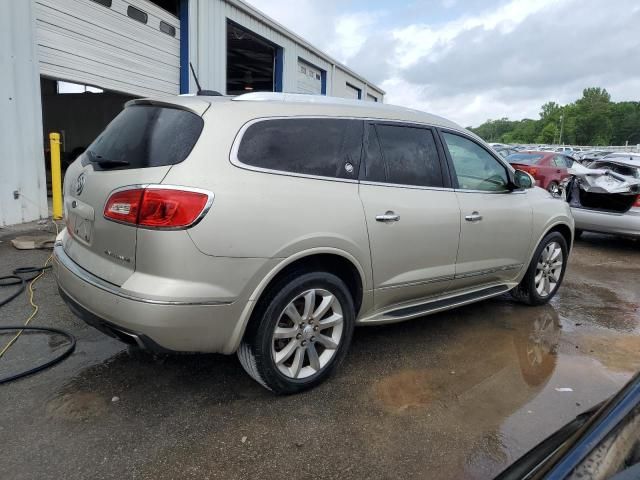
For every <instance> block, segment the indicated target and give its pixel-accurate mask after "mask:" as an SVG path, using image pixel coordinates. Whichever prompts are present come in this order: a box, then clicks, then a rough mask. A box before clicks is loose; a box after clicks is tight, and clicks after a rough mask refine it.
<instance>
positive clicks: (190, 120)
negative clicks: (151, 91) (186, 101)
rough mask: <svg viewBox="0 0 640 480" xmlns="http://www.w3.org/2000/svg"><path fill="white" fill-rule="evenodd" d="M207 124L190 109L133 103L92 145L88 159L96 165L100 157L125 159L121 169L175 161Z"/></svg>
mask: <svg viewBox="0 0 640 480" xmlns="http://www.w3.org/2000/svg"><path fill="white" fill-rule="evenodd" d="M203 126H204V122H203V120H202V118H201V117H200V116H198V115H196V114H195V113H192V112H188V111H186V110H181V109H177V108H168V107H159V106H155V105H132V106H130V107H127V108H125V109H124V110H123V111H122V112H121V113H120V114H119V115H118V116H117V117H116V118H115V119H113V121H112V122H111V123H110V124H109V125H108V126H107V128H106V129H105V130H104V132H102V133H101V134H100V135H99V136H98V138H96V140H95V141H94V142H93V143H92V144H91V145H90V146H89V148H88V149H87V160H89V161H91V162H93V163H94V167H95V168H96V169H100V167H99V164H98V163H99V162H100V161H107V162H109V161H111V162H123V163H124V165H123V166H119V167H117V168H120V169H127V168H147V167H161V166H166V165H175V164H177V163H180V162H182V161H183V160H184V159H185V158H187V156H188V155H189V153H190V152H191V150H192V149H193V147H194V145H195V144H196V142H197V141H198V138H199V137H200V134H201V133H202V128H203ZM111 170H113V168H111Z"/></svg>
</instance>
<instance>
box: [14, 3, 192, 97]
mask: <svg viewBox="0 0 640 480" xmlns="http://www.w3.org/2000/svg"><path fill="white" fill-rule="evenodd" d="M23 1H24V0H23ZM129 5H131V6H133V7H136V8H138V9H140V10H141V11H143V12H144V13H146V14H147V23H146V24H143V23H141V22H139V21H137V20H134V19H133V18H131V17H129V16H127V8H128V7H129ZM35 14H36V27H37V28H36V31H37V44H38V57H39V60H40V73H41V74H42V75H45V76H49V77H53V78H58V79H64V80H70V81H73V82H77V83H86V84H89V85H96V86H99V87H101V88H105V89H109V90H115V91H118V92H123V93H128V94H131V95H138V96H152V95H162V94H170V95H175V94H177V93H178V91H179V83H180V23H179V22H178V19H177V18H176V17H175V16H173V15H171V14H169V13H168V12H165V11H164V10H162V9H161V8H159V7H157V6H156V5H154V4H152V3H151V2H148V1H146V0H127V1H125V0H112V4H111V7H106V6H104V5H101V4H99V3H97V2H93V1H90V0H35ZM161 21H164V22H166V23H168V24H169V25H171V26H173V27H174V28H175V29H176V35H175V37H172V36H170V35H168V34H166V33H163V32H161V31H160V22H161Z"/></svg>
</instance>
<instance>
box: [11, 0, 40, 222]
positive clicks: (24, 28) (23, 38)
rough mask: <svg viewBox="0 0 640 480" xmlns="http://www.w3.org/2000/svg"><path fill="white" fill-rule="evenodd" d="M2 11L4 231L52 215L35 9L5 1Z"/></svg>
mask: <svg viewBox="0 0 640 480" xmlns="http://www.w3.org/2000/svg"><path fill="white" fill-rule="evenodd" d="M0 12H2V15H0V72H2V73H1V74H0V92H2V95H1V96H0V146H1V147H0V148H1V149H2V153H1V154H0V226H4V225H12V224H15V223H21V222H26V221H31V220H35V219H37V218H45V217H46V216H47V214H48V212H47V199H46V181H45V173H44V160H43V158H44V152H43V148H42V112H41V110H40V78H39V76H38V60H37V56H36V44H35V31H34V21H33V4H32V2H31V1H24V0H21V1H16V0H0ZM14 192H17V197H18V198H17V199H16V198H14Z"/></svg>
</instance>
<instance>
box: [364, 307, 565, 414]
mask: <svg viewBox="0 0 640 480" xmlns="http://www.w3.org/2000/svg"><path fill="white" fill-rule="evenodd" d="M475 333H477V331H476V332H475ZM559 338H560V321H559V318H558V314H557V313H556V311H555V310H554V309H553V307H551V306H548V305H547V306H544V307H539V308H527V309H525V310H524V312H523V315H522V318H520V319H519V320H518V321H517V322H516V325H515V327H508V328H503V329H501V330H499V331H498V332H493V331H489V332H488V335H487V336H486V338H483V339H480V338H478V337H477V336H476V335H474V334H472V333H468V332H467V331H465V332H464V333H463V334H462V337H461V338H460V340H461V341H462V345H461V346H460V351H461V353H462V354H464V351H465V350H466V349H468V352H469V353H471V352H472V351H473V350H474V349H475V350H476V351H477V349H478V344H482V343H484V345H483V349H484V350H483V351H484V353H485V358H481V361H479V362H476V363H474V364H466V365H464V366H463V368H460V369H459V371H458V372H456V371H455V370H448V369H446V370H445V369H443V368H442V366H441V367H440V368H421V369H420V368H418V369H416V368H413V369H403V370H400V371H398V372H396V373H393V374H391V375H389V376H386V377H384V378H382V379H380V380H379V381H378V382H376V384H375V385H374V395H375V397H376V398H377V400H378V401H379V402H380V403H381V405H382V406H383V408H384V409H385V410H387V411H390V412H394V413H399V412H403V411H405V410H415V409H421V408H425V407H428V406H433V405H432V403H433V402H434V401H437V402H440V403H441V402H445V403H447V405H448V406H449V407H451V405H450V404H449V398H443V393H444V392H446V396H447V397H452V399H454V400H455V401H456V402H457V403H459V404H464V403H466V402H467V401H472V402H473V401H477V402H479V403H483V402H484V404H485V405H487V406H489V407H490V408H488V410H489V411H490V410H492V409H493V410H494V411H495V410H496V409H495V408H493V407H495V402H499V403H503V399H498V398H494V395H497V396H503V395H504V394H507V395H509V398H511V399H512V400H513V401H514V402H517V400H518V399H520V397H521V395H520V392H522V393H526V395H527V396H531V395H533V394H534V393H535V392H533V391H530V390H531V388H534V389H535V388H541V387H542V386H543V385H544V384H545V382H546V381H547V380H548V379H549V377H550V376H551V374H552V373H553V371H554V369H555V367H556V362H557V356H556V350H557V346H558V342H559ZM457 351H458V349H456V350H455V351H452V352H451V353H452V354H455V353H457ZM481 352H482V351H481ZM445 363H446V362H445ZM502 382H506V385H505V384H501V383H502ZM494 387H495V388H494ZM510 392H511V393H510ZM513 392H518V394H515V395H514V394H513ZM483 397H484V398H483ZM522 400H525V399H522ZM519 405H520V403H518V404H517V405H515V406H514V408H518V407H519ZM478 408H481V409H482V408H484V405H481V406H479V407H478ZM504 413H505V412H504V411H503V410H501V409H500V410H499V411H496V414H498V415H500V416H501V415H504Z"/></svg>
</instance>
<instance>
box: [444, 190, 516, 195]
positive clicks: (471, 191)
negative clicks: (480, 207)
mask: <svg viewBox="0 0 640 480" xmlns="http://www.w3.org/2000/svg"><path fill="white" fill-rule="evenodd" d="M453 191H454V192H459V193H487V194H490V195H513V194H518V195H522V194H525V193H527V191H526V190H523V189H518V190H500V191H496V190H465V189H464V188H454V189H453Z"/></svg>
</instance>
